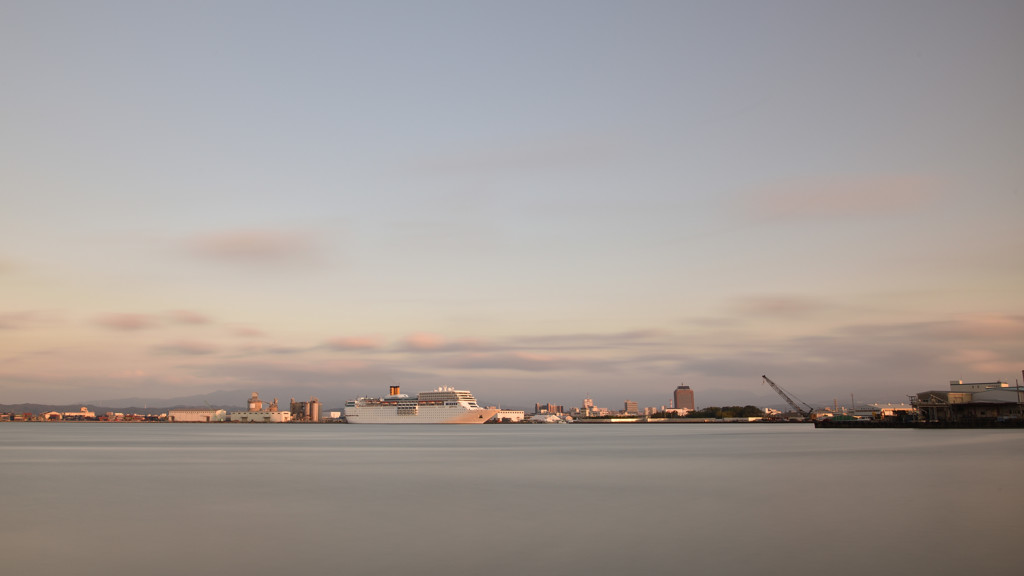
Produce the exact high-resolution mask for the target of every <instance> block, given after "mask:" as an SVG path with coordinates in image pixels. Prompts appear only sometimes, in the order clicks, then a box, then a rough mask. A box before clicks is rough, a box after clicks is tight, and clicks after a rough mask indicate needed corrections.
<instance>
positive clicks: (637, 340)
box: [513, 329, 669, 350]
mask: <svg viewBox="0 0 1024 576" xmlns="http://www.w3.org/2000/svg"><path fill="white" fill-rule="evenodd" d="M668 336H669V334H668V333H667V332H665V331H663V330H650V329H648V330H632V331H628V332H611V333H575V334H549V335H544V336H520V337H518V338H514V339H513V342H514V343H515V344H516V345H517V347H524V348H525V347H530V348H541V349H560V350H565V349H603V348H628V347H635V346H651V345H657V344H660V343H662V342H664V341H665V340H666V338H668Z"/></svg>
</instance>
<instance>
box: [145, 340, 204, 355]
mask: <svg viewBox="0 0 1024 576" xmlns="http://www.w3.org/2000/svg"><path fill="white" fill-rule="evenodd" d="M217 350H218V348H217V347H216V346H214V345H212V344H208V343H205V342H196V341H194V340H175V341H173V342H165V343H163V344H159V345H157V346H154V347H153V351H154V352H156V353H157V354H167V355H183V356H204V355H207V354H213V353H215V352H217Z"/></svg>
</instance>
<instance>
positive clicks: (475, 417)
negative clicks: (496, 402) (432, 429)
mask: <svg viewBox="0 0 1024 576" xmlns="http://www.w3.org/2000/svg"><path fill="white" fill-rule="evenodd" d="M411 412H412V411H403V413H399V409H398V408H397V407H395V406H354V407H346V408H345V420H346V421H347V422H348V423H349V424H483V423H484V422H487V421H488V420H490V419H491V418H493V417H494V415H495V414H497V413H498V409H497V408H480V409H478V410H465V409H461V408H454V407H451V406H420V407H418V410H416V411H415V413H411Z"/></svg>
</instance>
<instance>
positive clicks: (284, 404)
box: [0, 389, 344, 416]
mask: <svg viewBox="0 0 1024 576" xmlns="http://www.w3.org/2000/svg"><path fill="white" fill-rule="evenodd" d="M296 392H297V391H290V392H289V393H290V396H288V397H282V396H280V395H279V396H274V395H273V394H264V393H263V392H260V399H261V400H263V401H264V402H270V401H271V400H273V399H274V398H275V397H276V398H277V399H278V405H279V407H280V409H281V410H288V408H289V406H288V401H289V399H290V398H291V397H294V398H295V399H296V400H309V398H310V396H316V395H317V394H316V391H313V393H312V394H303V395H301V396H300V395H299V394H297V393H296ZM303 392H307V391H303ZM321 392H322V391H321ZM252 393H253V391H252V390H247V389H237V390H217V391H216V392H210V393H209V394H193V395H191V396H179V397H176V398H142V397H138V396H135V397H128V398H110V399H103V400H93V401H89V402H79V403H74V404H38V403H23V404H0V412H3V413H10V414H24V413H26V412H28V413H31V414H40V413H42V412H51V411H56V412H78V411H79V410H80V409H81V408H82V406H85V407H86V408H88V409H89V410H90V411H92V412H95V413H96V415H97V416H99V415H101V414H106V413H107V412H122V413H125V414H162V413H164V412H167V411H168V410H175V409H186V408H192V409H212V410H227V411H228V412H231V411H233V410H244V409H245V405H246V401H247V400H248V398H249V396H250V395H251V394H252ZM321 401H322V404H323V410H324V411H325V412H326V411H330V410H338V409H340V406H342V405H343V404H344V400H338V399H333V400H332V399H324V398H321Z"/></svg>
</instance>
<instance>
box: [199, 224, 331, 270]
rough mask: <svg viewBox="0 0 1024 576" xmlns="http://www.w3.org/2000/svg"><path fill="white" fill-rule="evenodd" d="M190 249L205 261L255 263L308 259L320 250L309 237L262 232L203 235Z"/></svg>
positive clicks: (289, 233)
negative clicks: (205, 259) (206, 259)
mask: <svg viewBox="0 0 1024 576" xmlns="http://www.w3.org/2000/svg"><path fill="white" fill-rule="evenodd" d="M187 246H188V248H189V250H190V251H191V252H192V253H193V254H196V255H198V256H201V257H204V258H210V259H215V260H221V261H225V262H237V263H254V264H260V263H281V262H294V261H299V260H305V259H308V258H310V257H311V256H312V255H313V254H314V252H315V251H316V250H315V248H316V247H315V243H314V242H313V239H312V238H311V237H310V236H309V235H307V234H303V233H298V232H291V231H282V230H260V229H250V230H231V231H224V232H214V233H209V234H203V235H200V236H196V237H194V238H191V239H190V240H188V241H187Z"/></svg>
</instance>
